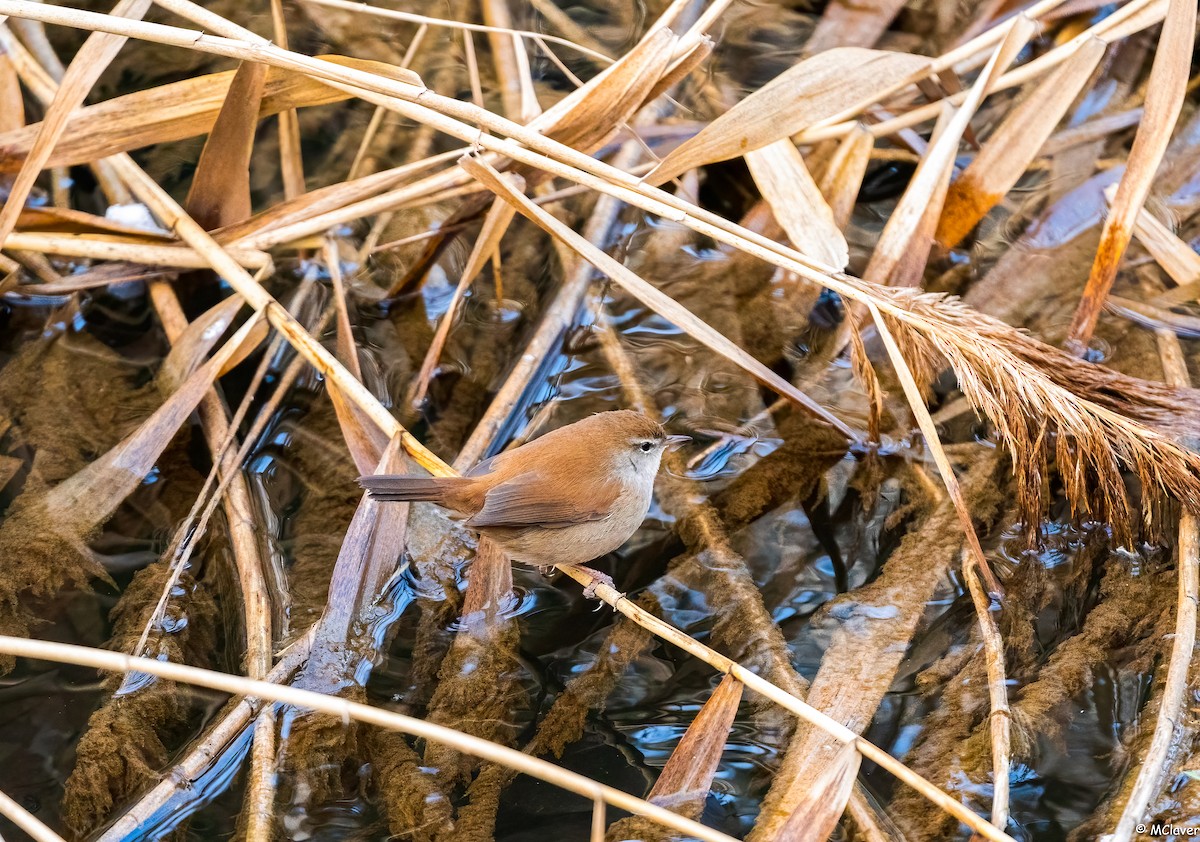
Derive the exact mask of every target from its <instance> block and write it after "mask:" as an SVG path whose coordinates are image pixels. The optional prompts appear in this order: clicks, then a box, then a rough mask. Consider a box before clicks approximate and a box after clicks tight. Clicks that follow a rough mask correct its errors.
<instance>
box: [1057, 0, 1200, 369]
mask: <svg viewBox="0 0 1200 842" xmlns="http://www.w3.org/2000/svg"><path fill="white" fill-rule="evenodd" d="M1195 38H1196V2H1195V0H1171V1H1170V3H1169V5H1168V8H1167V16H1166V19H1165V20H1164V21H1163V26H1162V34H1161V35H1160V36H1159V41H1158V47H1157V50H1156V52H1155V54H1154V63H1153V65H1152V67H1151V69H1150V78H1149V80H1148V82H1147V92H1146V104H1145V117H1144V118H1143V120H1142V122H1141V123H1140V124H1139V128H1138V132H1137V135H1136V136H1135V137H1134V139H1133V146H1132V148H1131V149H1130V150H1129V158H1128V159H1127V161H1126V164H1125V173H1124V174H1123V175H1122V176H1121V181H1120V184H1119V185H1118V186H1117V194H1116V197H1115V198H1114V199H1113V202H1112V208H1111V210H1110V211H1109V214H1108V216H1107V217H1106V218H1105V220H1104V228H1103V230H1102V231H1101V234H1100V245H1099V246H1098V247H1097V249H1096V258H1095V260H1094V261H1093V263H1092V268H1091V272H1090V274H1089V275H1088V279H1087V286H1086V287H1085V288H1084V290H1083V297H1082V299H1081V300H1080V302H1079V307H1078V308H1077V309H1076V311H1075V316H1074V318H1073V319H1072V320H1071V327H1070V330H1069V332H1068V335H1067V347H1068V349H1069V350H1071V351H1072V352H1073V353H1075V354H1076V355H1082V354H1083V352H1084V351H1085V350H1086V348H1087V343H1088V342H1089V341H1090V340H1091V338H1092V331H1093V330H1095V327H1096V321H1097V320H1098V319H1099V318H1100V311H1101V310H1103V308H1104V301H1105V299H1106V298H1107V297H1108V293H1109V291H1110V290H1111V289H1112V284H1113V281H1114V280H1115V279H1116V277H1117V268H1118V267H1119V265H1120V262H1121V257H1122V256H1123V255H1124V254H1125V249H1126V247H1128V245H1129V240H1130V238H1131V237H1132V236H1133V227H1134V222H1135V220H1136V219H1137V216H1138V213H1139V211H1141V209H1142V206H1143V205H1144V204H1145V202H1146V197H1147V196H1148V195H1149V193H1150V185H1151V184H1152V182H1153V181H1154V174H1155V173H1156V172H1157V171H1158V165H1159V162H1160V161H1161V160H1162V156H1163V153H1164V152H1166V149H1167V143H1168V142H1169V141H1170V139H1171V134H1172V132H1173V131H1174V128H1175V122H1176V120H1177V119H1178V118H1179V113H1180V111H1181V110H1182V109H1183V100H1184V96H1185V94H1186V91H1187V83H1188V71H1189V69H1190V68H1191V62H1192V49H1193V46H1194V42H1195Z"/></svg>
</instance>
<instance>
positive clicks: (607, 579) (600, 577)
mask: <svg viewBox="0 0 1200 842" xmlns="http://www.w3.org/2000/svg"><path fill="white" fill-rule="evenodd" d="M577 567H578V569H579V570H582V571H583V572H584V573H587V574H588V575H589V576H591V577H592V583H591V584H590V585H588V586H587V587H586V588H584V589H583V595H584V596H585V597H587V598H588V599H599V598H600V597H598V596H596V588H598V587H600V586H601V585H608V586H609V587H610V588H612V589H613V590H614V591H615V590H616V589H617V583H616V582H614V581H613V578H612V576H609V575H608V574H607V573H601V572H600V571H599V570H593V569H592V568H590V567H584V566H583V565H582V564H580V565H578V566H577ZM621 596H624V594H621Z"/></svg>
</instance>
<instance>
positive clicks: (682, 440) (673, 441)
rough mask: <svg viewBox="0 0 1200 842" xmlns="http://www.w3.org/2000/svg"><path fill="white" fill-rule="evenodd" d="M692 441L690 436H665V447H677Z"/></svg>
mask: <svg viewBox="0 0 1200 842" xmlns="http://www.w3.org/2000/svg"><path fill="white" fill-rule="evenodd" d="M691 440H692V437H691V436H667V447H679V445H681V444H687V443H688V442H689V441H691Z"/></svg>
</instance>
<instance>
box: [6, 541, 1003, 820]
mask: <svg viewBox="0 0 1200 842" xmlns="http://www.w3.org/2000/svg"><path fill="white" fill-rule="evenodd" d="M558 569H559V570H560V571H562V572H563V573H565V574H567V575H568V576H570V577H571V578H572V579H574V580H575V581H576V582H578V583H579V584H581V585H583V586H585V587H591V588H592V589H593V590H594V592H595V594H596V596H597V597H599V598H600V599H602V600H604V601H605V602H606V603H608V604H609V605H611V606H612V607H613V610H614V611H617V612H618V613H620V614H622V615H623V616H625V617H628V618H629V619H630V620H633V621H634V622H635V623H637V624H638V625H639V626H641V627H642V628H644V629H649V630H650V631H652V632H653V633H654V634H655V635H656V636H657V637H659V638H661V639H662V640H664V641H666V642H667V643H670V644H673V645H674V646H677V647H679V648H680V649H682V650H683V651H685V652H687V653H688V654H689V655H693V656H695V657H696V658H699V659H700V660H702V661H704V663H706V664H708V665H709V666H711V667H712V668H713V669H715V670H717V671H718V672H721V673H729V674H730V675H732V676H733V677H734V678H736V679H738V680H739V681H741V682H742V683H743V684H745V685H746V687H748V688H749V689H751V690H753V691H755V692H756V693H758V694H760V695H762V696H764V697H766V698H768V699H770V700H771V701H773V702H775V703H776V704H778V705H779V706H780V707H782V708H784V709H786V710H789V711H791V712H792V713H794V714H795V715H796V716H798V717H799V718H801V719H803V720H804V721H805V722H808V723H810V724H812V725H815V726H817V727H818V728H820V729H822V730H823V731H825V732H827V733H828V734H829V735H830V736H832V737H833V738H834V739H836V740H838V741H839V742H842V743H853V744H854V747H855V748H856V749H857V750H858V752H859V753H860V754H862V756H863V757H865V758H867V759H868V760H870V761H872V762H873V763H875V764H876V765H877V766H880V767H881V768H883V769H884V770H886V771H887V772H889V773H890V774H891V775H893V776H894V777H895V778H897V779H898V780H899V781H901V782H902V783H904V784H907V785H908V786H910V787H912V788H913V789H914V790H916V791H917V792H918V793H920V794H921V795H922V796H924V797H925V798H927V799H928V800H929V801H930V802H932V803H933V804H934V805H935V806H937V807H939V808H941V809H942V810H945V811H946V812H947V813H949V814H950V815H952V816H953V817H954V818H956V819H958V820H959V821H960V822H962V823H963V824H965V825H966V826H967V827H969V828H971V830H973V831H975V832H976V833H978V834H979V835H980V836H983V837H984V838H985V839H994V840H1007V842H1013V839H1012V837H1010V836H1009V835H1008V834H1007V833H1005V832H1004V831H1002V830H1000V829H998V828H996V827H995V826H994V825H992V824H989V823H988V822H986V821H984V820H983V819H981V818H980V817H979V816H977V815H975V814H974V813H973V812H971V811H970V810H969V809H967V808H966V807H965V806H963V805H962V804H960V803H959V802H958V801H956V800H955V799H954V798H952V797H951V796H949V795H947V794H946V793H945V792H942V790H940V789H938V788H937V787H936V786H934V785H933V784H932V783H930V782H929V781H927V780H925V779H924V778H922V777H921V776H920V775H918V774H917V773H916V772H914V771H913V770H912V769H909V768H908V767H907V766H905V765H904V764H903V763H901V762H900V761H899V760H897V759H896V758H894V757H892V756H891V755H890V754H888V753H887V752H886V751H884V750H883V749H881V748H879V746H877V745H875V744H874V743H871V742H868V741H867V740H865V739H863V738H862V737H860V736H859V735H858V734H856V733H854V732H853V731H851V730H850V729H849V728H847V727H846V726H845V725H843V724H842V723H840V722H838V721H837V720H836V719H831V718H830V717H828V716H826V715H825V714H824V713H822V712H821V711H819V710H817V709H816V708H814V707H811V706H810V705H809V704H808V703H806V702H804V701H802V700H800V699H798V698H797V697H795V696H793V695H791V694H790V693H787V692H786V691H784V690H782V689H780V688H779V687H777V686H776V685H774V684H772V683H771V682H769V681H767V680H766V679H765V678H763V677H762V676H760V675H758V674H757V673H754V672H751V671H750V670H748V669H746V668H745V667H743V666H742V665H741V664H739V663H737V662H736V661H734V660H733V659H731V658H727V657H726V656H724V655H722V654H720V653H719V652H717V651H715V650H713V649H710V648H708V647H707V646H705V645H704V644H703V643H701V642H700V641H698V640H694V639H693V638H691V637H689V636H688V635H686V634H684V633H683V632H681V631H680V630H679V629H677V628H675V627H674V626H672V625H671V624H670V623H668V622H666V621H665V620H660V619H659V618H658V617H655V616H654V615H653V614H650V613H649V612H647V611H645V610H643V609H642V608H640V607H638V606H637V605H636V604H635V603H633V602H631V601H630V600H629V599H627V598H626V597H625V594H623V593H621V592H620V591H618V590H617V589H616V588H613V587H611V586H609V585H606V584H604V583H602V582H600V581H598V580H596V579H593V578H592V576H591V574H590V573H587V572H585V571H583V570H580V569H579V568H578V567H572V566H570V565H565V564H564V565H559V566H558ZM3 640H4V638H0V643H2V642H3Z"/></svg>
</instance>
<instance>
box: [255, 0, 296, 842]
mask: <svg viewBox="0 0 1200 842" xmlns="http://www.w3.org/2000/svg"><path fill="white" fill-rule="evenodd" d="M271 35H272V37H273V39H274V41H275V43H276V44H278V45H279V46H281V47H283V48H284V49H285V50H286V49H287V48H288V34H287V23H286V22H285V21H284V19H283V0H271ZM279 172H280V176H281V177H282V179H283V195H284V197H285V198H288V199H295V198H296V197H298V196H301V195H303V193H304V158H303V156H302V155H301V151H300V118H299V116H298V115H297V114H296V109H295V108H285V109H284V110H283V111H280V112H279ZM259 830H261V828H259ZM246 835H247V836H248V837H250V838H251V839H254V836H253V835H252V834H251V833H250V828H247V830H246Z"/></svg>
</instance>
